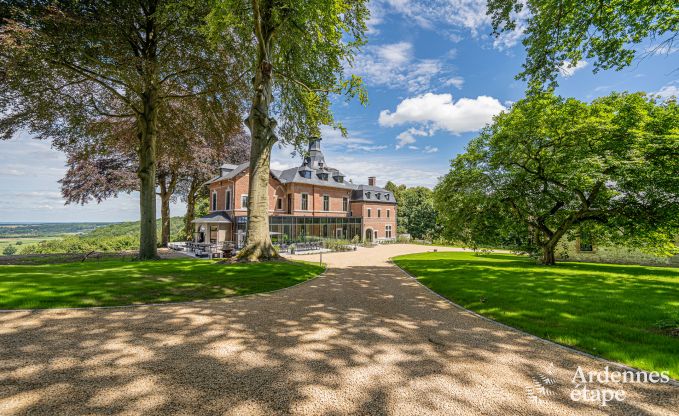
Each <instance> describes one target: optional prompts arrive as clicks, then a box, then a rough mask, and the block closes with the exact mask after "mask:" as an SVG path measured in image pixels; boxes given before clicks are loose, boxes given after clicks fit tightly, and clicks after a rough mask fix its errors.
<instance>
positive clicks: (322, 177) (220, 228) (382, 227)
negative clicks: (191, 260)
mask: <svg viewBox="0 0 679 416" xmlns="http://www.w3.org/2000/svg"><path fill="white" fill-rule="evenodd" d="M248 185H249V163H243V164H240V165H229V164H225V165H222V166H221V167H220V172H219V176H217V177H215V178H213V179H211V180H210V181H208V182H207V186H208V187H209V191H210V212H209V214H208V215H206V216H204V217H201V218H198V219H196V220H194V224H195V234H194V236H195V237H194V240H195V241H197V242H212V243H221V242H228V241H231V242H234V243H235V245H236V247H237V248H240V247H242V246H243V244H244V243H245V233H246V231H247V213H248V210H247V206H248ZM268 193H269V227H270V233H271V238H272V240H273V241H300V240H305V239H307V238H312V239H313V238H338V239H347V240H352V239H354V238H355V237H357V236H358V238H359V239H360V240H362V241H377V240H385V239H393V238H395V237H396V200H395V198H394V194H393V193H392V192H390V191H388V190H386V189H383V188H380V187H378V186H377V184H376V178H375V177H374V176H373V177H370V178H368V184H367V185H356V184H354V183H352V182H347V181H346V180H345V175H344V174H342V172H340V171H339V170H338V169H335V168H331V167H329V166H327V165H326V163H325V157H324V156H323V152H322V151H321V139H316V140H314V141H312V142H311V143H310V144H309V150H308V155H307V156H306V157H305V158H304V162H303V163H302V165H301V166H299V167H293V168H290V169H285V170H282V171H279V170H274V169H272V170H271V175H270V176H269V191H268Z"/></svg>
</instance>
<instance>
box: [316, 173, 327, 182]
mask: <svg viewBox="0 0 679 416" xmlns="http://www.w3.org/2000/svg"><path fill="white" fill-rule="evenodd" d="M318 178H319V179H321V180H324V181H327V180H328V174H327V173H319V174H318Z"/></svg>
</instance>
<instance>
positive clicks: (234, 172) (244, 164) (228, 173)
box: [205, 162, 250, 185]
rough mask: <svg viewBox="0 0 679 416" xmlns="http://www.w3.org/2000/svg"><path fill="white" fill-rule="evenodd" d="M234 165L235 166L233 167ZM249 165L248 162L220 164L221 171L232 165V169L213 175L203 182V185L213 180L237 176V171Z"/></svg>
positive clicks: (241, 170)
mask: <svg viewBox="0 0 679 416" xmlns="http://www.w3.org/2000/svg"><path fill="white" fill-rule="evenodd" d="M234 166H235V167H234ZM249 166H250V162H245V163H241V164H240V165H229V164H224V165H222V166H221V168H220V169H221V170H222V172H223V171H224V170H227V169H230V168H232V167H233V170H231V171H229V172H225V173H224V174H223V175H219V176H217V177H214V178H212V179H210V180H209V181H207V182H205V185H209V184H211V183H213V182H218V181H223V180H225V179H233V178H235V177H236V176H238V174H239V173H241V172H243V171H244V170H245V169H247V168H248V167H249Z"/></svg>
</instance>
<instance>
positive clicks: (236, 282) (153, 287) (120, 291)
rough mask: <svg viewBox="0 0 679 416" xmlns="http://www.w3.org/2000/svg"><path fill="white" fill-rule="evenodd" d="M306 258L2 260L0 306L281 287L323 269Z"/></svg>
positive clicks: (169, 298) (103, 302)
mask: <svg viewBox="0 0 679 416" xmlns="http://www.w3.org/2000/svg"><path fill="white" fill-rule="evenodd" d="M323 270H324V268H323V267H322V266H320V265H318V264H311V263H303V262H285V261H279V262H271V263H247V264H240V263H236V264H226V265H224V264H218V263H217V262H215V261H212V260H196V259H188V258H187V259H174V260H158V261H148V262H138V261H130V260H105V261H100V262H97V261H92V262H85V263H64V264H52V265H31V266H23V265H22V266H0V309H23V308H57V307H78V306H112V305H129V304H137V303H157V302H179V301H188V300H195V299H215V298H224V297H229V296H239V295H247V294H251V293H258V292H266V291H270V290H275V289H280V288H284V287H287V286H292V285H294V284H297V283H300V282H303V281H305V280H308V279H311V278H313V277H315V276H317V275H318V274H320V273H321V272H322V271H323Z"/></svg>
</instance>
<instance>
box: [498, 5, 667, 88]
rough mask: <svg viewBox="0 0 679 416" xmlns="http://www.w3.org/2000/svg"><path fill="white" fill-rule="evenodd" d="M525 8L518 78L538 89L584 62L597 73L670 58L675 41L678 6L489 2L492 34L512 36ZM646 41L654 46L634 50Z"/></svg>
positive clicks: (554, 81)
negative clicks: (652, 57) (650, 57)
mask: <svg viewBox="0 0 679 416" xmlns="http://www.w3.org/2000/svg"><path fill="white" fill-rule="evenodd" d="M525 8H527V9H528V10H527V11H528V22H527V26H526V30H525V38H524V40H523V44H524V45H525V46H526V49H527V56H526V62H525V63H524V65H523V71H522V72H521V73H520V74H519V75H518V78H520V79H524V80H526V79H527V80H529V81H530V83H531V85H532V86H533V87H538V88H539V87H542V86H544V84H549V85H550V86H554V85H556V76H557V75H558V73H559V69H560V68H564V67H572V66H575V65H576V64H577V63H578V62H580V61H581V60H583V59H585V58H587V59H588V60H593V64H594V65H593V66H594V71H595V72H596V71H598V70H600V69H616V70H619V69H621V68H624V67H626V66H628V65H630V64H631V63H632V62H633V60H634V58H635V57H637V56H639V55H640V54H641V55H642V56H643V55H647V54H652V53H666V54H669V53H671V51H672V50H673V49H675V48H676V41H677V36H678V35H679V10H678V8H677V2H676V0H655V1H636V2H630V1H619V0H615V1H601V0H578V1H566V0H488V14H489V15H490V16H491V20H492V26H493V32H494V34H495V35H496V36H499V35H500V34H502V33H503V32H511V31H513V30H515V29H516V27H517V16H518V14H519V12H521V11H522V10H523V9H525ZM649 39H650V40H652V41H654V42H657V43H655V44H653V45H649V47H650V49H648V48H638V47H637V46H638V44H640V43H643V42H647V43H649Z"/></svg>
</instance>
